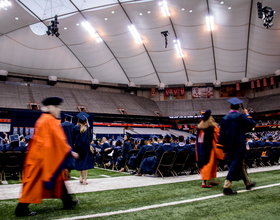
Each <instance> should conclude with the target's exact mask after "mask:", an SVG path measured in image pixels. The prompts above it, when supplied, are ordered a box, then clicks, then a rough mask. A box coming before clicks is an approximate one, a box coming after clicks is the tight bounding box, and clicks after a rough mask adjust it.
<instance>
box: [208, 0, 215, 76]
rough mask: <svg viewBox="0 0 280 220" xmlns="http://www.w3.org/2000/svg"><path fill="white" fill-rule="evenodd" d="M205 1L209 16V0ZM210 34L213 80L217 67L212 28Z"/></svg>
mask: <svg viewBox="0 0 280 220" xmlns="http://www.w3.org/2000/svg"><path fill="white" fill-rule="evenodd" d="M206 3H207V11H208V16H210V7H209V0H206ZM210 35H211V42H212V52H213V61H214V69H215V80H218V76H217V67H216V57H215V45H214V40H213V31H212V30H210Z"/></svg>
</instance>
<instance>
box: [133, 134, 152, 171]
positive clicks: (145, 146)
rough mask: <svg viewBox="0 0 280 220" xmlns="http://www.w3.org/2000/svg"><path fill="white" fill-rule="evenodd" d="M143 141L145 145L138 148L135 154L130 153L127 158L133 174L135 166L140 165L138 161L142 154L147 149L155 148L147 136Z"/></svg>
mask: <svg viewBox="0 0 280 220" xmlns="http://www.w3.org/2000/svg"><path fill="white" fill-rule="evenodd" d="M144 141H145V145H144V146H142V147H141V148H140V150H139V152H138V153H137V155H136V156H135V155H132V156H131V157H130V158H129V162H128V165H129V166H131V167H132V169H133V174H135V173H136V168H137V167H139V165H140V162H141V160H142V157H143V155H144V153H145V152H146V151H147V150H155V147H154V146H153V145H152V144H151V139H150V138H149V137H145V138H144Z"/></svg>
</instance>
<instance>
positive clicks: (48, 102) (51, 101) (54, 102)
mask: <svg viewBox="0 0 280 220" xmlns="http://www.w3.org/2000/svg"><path fill="white" fill-rule="evenodd" d="M62 102H63V99H62V98H59V97H48V98H45V99H44V100H43V101H42V104H43V105H44V106H48V105H60V104H61V103H62Z"/></svg>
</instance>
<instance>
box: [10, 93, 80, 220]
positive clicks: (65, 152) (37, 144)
mask: <svg viewBox="0 0 280 220" xmlns="http://www.w3.org/2000/svg"><path fill="white" fill-rule="evenodd" d="M62 101H63V100H62V99H61V98H58V97H49V98H46V99H44V100H43V101H42V103H43V105H44V107H42V111H43V112H44V113H43V114H42V115H41V116H40V118H39V119H38V120H37V121H36V124H35V129H34V131H35V133H34V135H33V137H32V139H31V141H30V143H29V146H28V152H27V155H26V158H25V162H24V167H23V180H22V183H23V188H22V194H21V198H20V199H19V203H18V205H17V208H16V210H15V214H16V215H17V216H27V215H35V214H36V212H30V211H29V209H28V205H29V204H30V203H36V204H38V203H41V202H42V199H46V198H61V199H62V201H63V204H64V208H72V207H74V206H75V205H76V204H77V203H78V201H77V200H72V198H71V196H70V195H69V194H68V192H67V189H66V187H65V184H64V179H63V176H62V171H63V170H64V169H65V168H66V165H67V161H68V158H69V157H71V156H73V157H74V158H78V156H79V155H78V154H77V153H75V152H73V151H72V152H71V147H70V146H69V145H68V143H67V139H66V136H65V133H64V131H63V129H62V127H61V125H60V121H58V119H57V118H59V117H60V107H59V105H60V104H61V103H62Z"/></svg>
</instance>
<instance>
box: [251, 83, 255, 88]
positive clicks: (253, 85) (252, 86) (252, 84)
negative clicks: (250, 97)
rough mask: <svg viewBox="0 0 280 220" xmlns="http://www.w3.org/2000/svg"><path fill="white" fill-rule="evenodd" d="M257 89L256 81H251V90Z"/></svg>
mask: <svg viewBox="0 0 280 220" xmlns="http://www.w3.org/2000/svg"><path fill="white" fill-rule="evenodd" d="M254 88H255V81H251V89H254Z"/></svg>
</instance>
